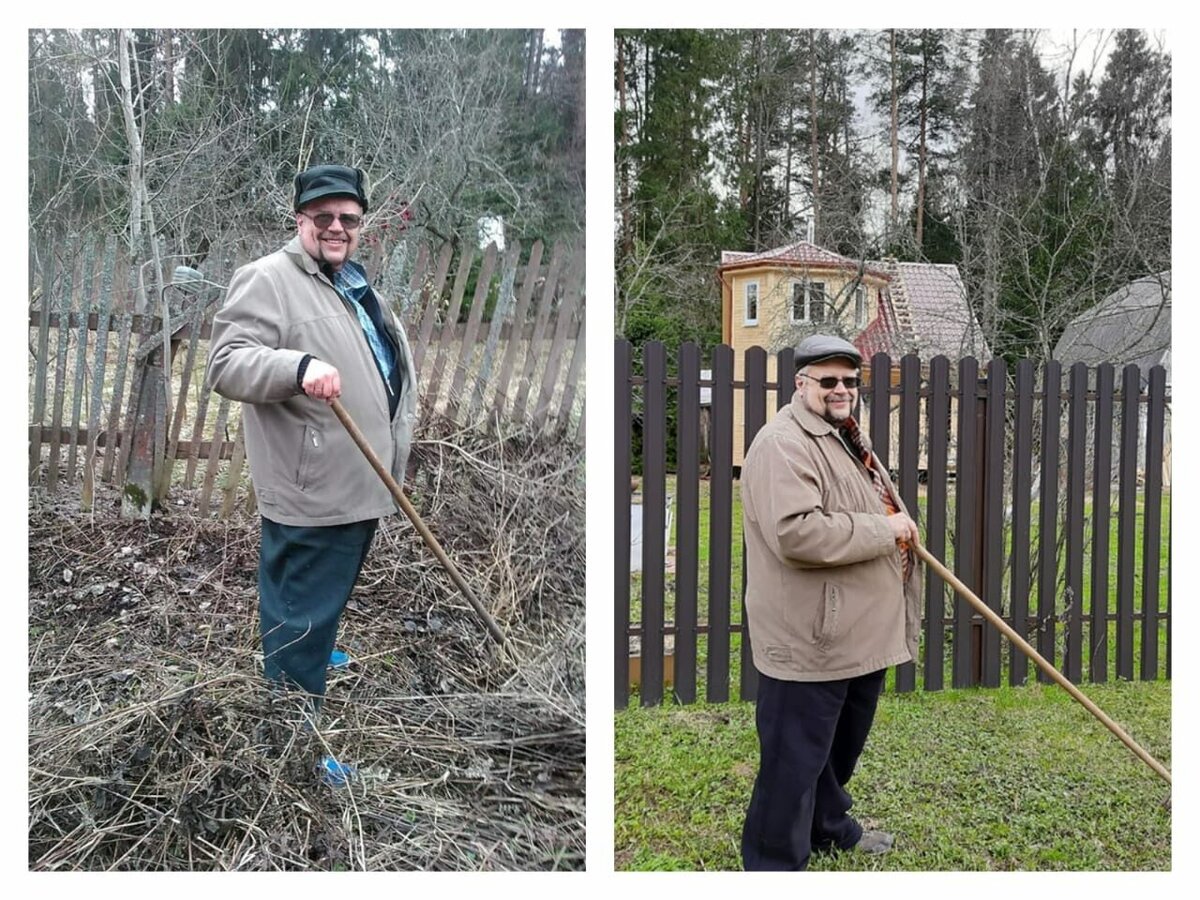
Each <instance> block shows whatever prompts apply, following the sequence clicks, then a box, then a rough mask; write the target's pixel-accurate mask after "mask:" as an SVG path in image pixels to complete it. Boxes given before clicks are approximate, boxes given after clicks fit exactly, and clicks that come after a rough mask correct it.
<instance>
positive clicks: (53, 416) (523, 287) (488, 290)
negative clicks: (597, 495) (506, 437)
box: [29, 236, 585, 515]
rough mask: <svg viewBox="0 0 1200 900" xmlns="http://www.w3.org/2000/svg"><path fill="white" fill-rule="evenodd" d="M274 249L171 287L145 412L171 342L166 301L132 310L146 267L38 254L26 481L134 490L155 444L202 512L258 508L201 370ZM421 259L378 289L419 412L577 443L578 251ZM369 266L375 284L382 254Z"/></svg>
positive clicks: (99, 247) (115, 251) (62, 242)
mask: <svg viewBox="0 0 1200 900" xmlns="http://www.w3.org/2000/svg"><path fill="white" fill-rule="evenodd" d="M280 243H282V241H280ZM269 249H270V248H269V247H265V246H263V245H262V244H261V242H259V243H247V244H245V245H240V246H238V247H237V248H236V249H234V250H231V251H230V252H229V253H228V254H227V255H226V256H224V257H221V258H217V257H215V256H214V257H210V258H209V259H208V260H206V262H205V266H204V271H203V274H204V278H205V280H206V281H208V282H212V284H207V285H205V284H200V285H189V286H186V287H187V289H185V288H184V286H181V285H171V284H168V286H167V287H166V289H165V291H164V293H163V296H165V297H166V299H167V309H168V329H169V331H170V346H171V360H172V364H171V379H170V385H169V387H170V392H169V394H168V395H167V396H169V397H170V409H169V413H170V415H169V416H168V415H167V413H168V410H167V409H166V408H165V407H166V402H165V401H164V400H163V399H162V397H161V395H160V399H159V401H158V406H159V408H158V409H157V411H156V412H157V415H154V416H151V415H150V414H149V413H151V412H155V411H154V410H147V409H146V408H139V397H141V398H142V400H143V407H145V402H144V401H145V397H146V396H148V395H149V392H146V391H144V390H142V381H143V378H144V377H145V374H146V371H147V367H146V363H147V362H148V361H149V359H150V356H151V351H152V350H153V349H154V347H155V346H161V343H162V337H161V335H162V331H163V322H162V317H161V315H160V310H161V306H160V302H159V297H158V295H157V293H156V292H154V291H153V290H151V291H149V299H148V301H147V302H146V304H145V305H146V307H147V312H146V313H143V312H139V311H137V309H138V303H137V299H136V298H137V296H138V289H137V288H138V278H139V272H138V267H137V266H135V265H133V264H131V262H130V259H129V256H128V254H127V253H126V252H125V250H124V248H123V247H122V245H121V242H119V241H118V240H117V239H116V238H114V237H112V236H108V237H95V236H83V237H79V236H74V237H67V238H57V239H53V240H50V239H47V240H43V241H40V242H36V243H31V254H30V255H31V271H30V285H31V297H30V307H29V330H30V360H29V408H30V424H29V477H30V481H31V483H41V484H43V485H44V486H45V487H46V488H47V489H48V490H49V491H51V492H54V491H56V490H58V488H59V487H60V486H62V485H63V484H76V483H79V482H82V484H83V491H84V499H85V503H86V502H89V498H90V496H91V491H92V489H93V488H94V485H95V483H96V482H97V481H99V480H103V481H106V482H111V483H114V484H118V485H119V484H123V483H124V479H125V478H126V475H127V472H128V470H129V466H130V455H131V450H132V449H133V448H135V447H139V448H142V449H143V450H144V449H145V446H147V445H148V444H149V443H152V444H153V445H154V446H155V447H159V448H165V451H164V452H165V458H166V460H167V463H168V466H169V468H170V474H169V479H170V484H171V485H172V486H173V489H180V488H182V489H183V490H184V491H188V492H193V491H196V492H198V493H197V494H196V495H194V497H193V499H194V501H195V503H196V504H197V505H198V507H199V512H200V514H202V515H209V514H210V512H213V511H217V510H219V512H220V514H221V515H229V514H230V512H231V511H232V510H233V509H234V508H236V507H238V506H239V505H245V506H246V507H247V508H252V506H253V497H252V493H251V492H249V491H248V479H246V478H244V477H243V475H244V467H245V450H244V444H243V441H242V433H241V416H240V404H238V403H236V402H234V403H231V402H230V401H229V400H227V399H225V398H223V397H219V396H217V395H215V394H213V393H211V392H209V391H208V390H207V389H205V388H204V386H203V385H204V365H205V361H206V359H207V355H208V340H209V338H210V336H211V328H212V316H213V313H214V312H215V311H216V309H218V308H219V306H220V302H221V300H222V298H223V289H222V288H221V287H220V286H221V285H223V284H227V283H228V281H229V278H230V277H231V276H232V273H233V271H234V270H235V269H236V268H237V267H238V266H239V265H241V264H243V263H245V262H247V261H249V260H251V259H253V258H255V257H257V256H259V255H261V254H262V253H264V252H268V250H269ZM413 256H414V258H413V259H412V261H411V263H410V264H408V265H406V266H405V267H404V272H403V275H402V281H401V282H400V283H399V289H395V284H396V282H397V278H396V277H394V276H395V273H394V272H392V273H390V274H391V275H393V277H392V279H391V281H392V283H393V290H392V291H391V292H389V293H384V292H383V291H381V292H380V293H381V294H382V295H383V296H385V297H387V298H388V299H389V300H390V301H391V302H392V303H393V304H394V309H395V310H396V312H397V313H398V314H399V315H400V317H401V319H402V321H403V322H404V323H405V328H406V330H407V332H408V335H409V340H410V342H411V343H412V345H413V352H414V357H415V362H416V364H417V368H418V373H419V377H418V383H419V386H420V396H421V404H422V408H423V411H424V412H425V413H426V414H429V413H436V414H438V415H441V416H447V417H450V418H451V419H453V420H454V421H455V422H456V423H458V424H459V425H461V426H462V427H464V428H490V429H493V430H499V431H506V430H514V429H529V430H532V431H534V432H538V433H546V432H550V433H554V434H556V435H559V436H561V438H562V439H565V440H570V441H573V442H579V443H582V441H583V439H584V420H585V416H584V394H583V390H582V385H583V381H584V371H585V351H584V347H585V335H584V328H583V321H584V313H585V302H584V300H585V290H584V251H583V248H582V246H580V247H576V248H572V247H569V246H567V245H566V244H559V245H558V246H556V247H554V248H553V250H552V252H550V253H549V254H548V259H547V258H545V256H546V254H544V248H543V245H542V242H541V241H537V242H535V243H534V244H533V245H532V246H531V247H530V248H529V252H528V254H525V253H524V252H523V248H522V247H521V245H520V243H519V242H513V243H512V244H511V245H510V246H509V247H508V248H507V250H505V251H504V252H500V251H498V250H497V248H496V246H495V245H491V246H489V247H488V248H487V249H486V250H484V251H482V252H477V251H473V250H471V249H470V248H469V247H468V249H467V251H466V252H458V251H456V250H455V248H454V246H453V245H452V244H451V243H450V242H446V243H445V244H443V245H442V246H440V247H438V248H436V249H432V250H431V249H430V248H429V247H427V246H420V247H419V248H417V251H416V253H415V254H414V255H413ZM366 262H367V267H368V272H369V273H371V274H375V275H378V274H379V273H378V272H377V271H375V270H376V269H377V268H378V264H379V258H378V252H377V248H376V253H375V255H374V256H368V258H367V260H366ZM452 263H453V267H452ZM164 267H165V268H166V269H167V270H168V272H170V271H171V270H172V267H171V265H165V266H164ZM143 268H144V267H143ZM452 268H453V276H452V277H451V274H450V273H451V271H452ZM142 274H143V275H144V274H145V273H144V272H143V273H142ZM469 285H473V289H472V290H471V293H470V295H469V298H468V300H467V303H469V305H467V303H464V297H467V288H468V286H469ZM147 422H149V423H151V424H150V425H146V424H145V423H147ZM139 423H141V424H139ZM134 455H135V456H136V455H137V454H136V453H134ZM189 496H192V495H190V494H189Z"/></svg>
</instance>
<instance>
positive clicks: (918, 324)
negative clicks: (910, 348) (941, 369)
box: [869, 260, 991, 360]
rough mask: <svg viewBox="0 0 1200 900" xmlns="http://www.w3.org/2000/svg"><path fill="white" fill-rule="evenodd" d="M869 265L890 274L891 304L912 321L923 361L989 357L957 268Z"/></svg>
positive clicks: (914, 342) (901, 263)
mask: <svg viewBox="0 0 1200 900" xmlns="http://www.w3.org/2000/svg"><path fill="white" fill-rule="evenodd" d="M869 265H872V266H879V267H881V268H886V269H887V270H888V271H889V272H890V273H891V274H892V276H893V278H892V286H891V294H892V303H893V304H894V305H895V306H896V307H897V314H898V315H899V317H900V318H901V319H903V318H904V317H905V314H907V318H908V319H909V320H910V321H911V328H912V335H911V341H912V343H913V344H914V345H915V347H914V349H915V350H916V352H917V354H918V355H919V356H920V357H921V358H922V359H926V360H927V359H930V358H932V357H934V356H938V355H943V356H947V357H949V358H950V359H959V358H961V357H963V356H974V357H975V358H976V359H979V360H986V359H988V358H989V357H990V356H991V351H990V350H989V349H988V345H987V342H986V341H985V340H984V339H983V332H982V331H981V329H980V327H979V322H978V320H977V319H976V318H975V314H974V313H973V312H972V311H971V306H970V304H969V303H967V294H966V289H965V288H964V287H963V282H962V276H961V275H959V272H958V267H957V266H954V265H943V264H937V263H911V262H896V261H893V260H889V261H888V262H886V263H885V262H871V263H869Z"/></svg>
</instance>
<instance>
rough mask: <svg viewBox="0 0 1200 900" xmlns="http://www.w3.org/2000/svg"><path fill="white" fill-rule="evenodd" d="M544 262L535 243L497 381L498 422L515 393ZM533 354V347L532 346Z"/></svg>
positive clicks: (495, 407) (494, 408) (495, 409)
mask: <svg viewBox="0 0 1200 900" xmlns="http://www.w3.org/2000/svg"><path fill="white" fill-rule="evenodd" d="M541 262H542V242H541V241H534V243H533V248H532V249H531V250H530V251H529V263H528V265H526V267H525V273H526V274H525V280H524V282H522V284H521V296H520V298H519V299H518V300H517V308H516V310H515V311H514V312H513V316H512V329H511V330H510V331H509V339H508V346H506V347H505V348H504V362H503V363H502V364H501V366H500V377H499V378H498V379H497V380H496V396H495V398H494V399H493V400H492V411H493V413H494V416H495V418H496V419H497V420H499V419H500V418H501V417H502V416H503V415H504V405H505V403H506V402H507V401H508V398H509V397H510V396H512V394H513V393H514V392H513V390H512V377H513V363H514V361H515V360H516V358H517V348H518V347H519V346H520V344H521V339H522V336H523V335H524V332H525V317H526V315H527V314H528V311H529V298H530V297H532V296H533V286H534V284H535V283H536V282H537V279H536V278H535V277H534V275H533V273H534V272H536V271H537V270H538V266H540V265H541ZM582 343H583V342H582V339H580V341H579V344H578V345H576V352H577V353H578V349H579V347H580V346H582ZM530 352H533V345H532V344H531V345H530Z"/></svg>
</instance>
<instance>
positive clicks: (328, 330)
mask: <svg viewBox="0 0 1200 900" xmlns="http://www.w3.org/2000/svg"><path fill="white" fill-rule="evenodd" d="M380 304H381V306H383V314H384V318H385V319H386V320H387V321H388V324H389V325H390V333H391V337H392V338H393V340H394V341H395V344H396V346H397V348H398V349H399V353H398V354H397V357H396V363H397V365H399V366H401V367H402V370H403V387H402V389H401V395H400V404H399V406H398V407H397V409H396V416H395V418H394V419H392V418H391V417H390V416H389V407H388V397H387V388H386V387H385V386H384V383H383V379H382V378H381V377H380V375H379V370H378V368H377V367H376V364H375V358H374V356H373V354H372V352H371V348H370V346H369V345H368V344H367V340H366V337H365V336H364V335H363V331H362V326H360V325H359V322H358V317H357V316H356V315H355V313H354V311H353V310H352V309H351V308H350V306H349V304H348V303H347V302H346V301H345V300H343V299H342V298H341V296H340V295H339V294H338V293H337V291H336V290H334V288H333V285H332V283H330V281H329V279H328V278H326V277H325V275H324V274H323V273H322V272H321V271H320V269H319V268H318V266H317V262H316V260H314V259H313V258H312V257H311V256H309V255H308V254H307V253H306V252H305V251H304V249H303V248H302V247H301V246H300V239H299V238H298V237H297V238H294V239H293V240H292V241H291V243H289V244H288V245H287V246H286V247H284V248H283V249H281V250H278V251H276V252H275V253H272V254H270V255H269V256H264V257H263V258H262V259H259V260H256V261H255V262H252V263H250V264H249V265H246V266H243V267H242V268H240V269H238V270H237V271H236V272H235V273H234V275H233V280H232V281H231V282H230V284H229V290H228V292H227V294H226V299H225V304H224V306H223V307H222V308H221V310H220V311H219V312H218V313H217V314H216V316H215V317H214V319H213V333H212V342H211V344H210V346H209V355H208V385H209V387H210V388H212V389H213V390H214V391H216V392H217V393H219V394H221V395H222V396H224V397H228V398H229V399H231V400H240V401H242V403H243V404H244V405H243V407H242V415H243V420H244V423H245V430H246V454H247V456H248V457H249V459H250V476H251V479H252V480H253V482H254V492H255V496H256V499H257V501H258V508H259V511H260V512H261V513H262V514H263V515H264V516H265V517H266V518H268V519H270V520H271V521H273V522H279V523H281V524H284V525H342V524H345V523H347V522H356V521H360V520H363V519H373V518H378V517H380V516H386V515H390V514H391V513H393V512H395V511H396V503H395V501H394V500H393V499H392V495H391V493H390V492H389V491H388V489H387V487H386V486H385V485H384V484H383V481H382V480H381V479H380V478H379V476H378V475H377V474H376V473H375V471H374V469H372V468H371V465H370V463H368V462H367V460H366V458H365V457H364V456H363V454H362V452H361V451H360V450H359V449H358V447H357V446H356V445H355V444H354V442H353V441H352V440H351V438H350V435H349V434H348V433H347V432H346V430H345V428H343V427H342V424H341V422H339V421H338V419H337V417H336V416H335V415H334V414H333V410H331V409H330V408H329V405H328V404H326V403H324V402H322V401H320V400H313V399H310V398H309V397H308V396H306V395H305V394H304V393H303V392H302V391H301V390H300V387H299V385H298V384H297V382H296V372H297V369H298V367H299V365H300V360H301V359H302V358H303V357H304V355H305V354H308V353H311V354H312V355H313V356H315V357H317V358H318V359H320V360H322V361H324V362H327V363H329V364H330V365H332V366H334V367H336V368H337V370H338V372H339V374H340V375H341V381H342V396H341V398H340V399H341V402H342V405H343V406H344V407H345V408H346V411H347V412H348V413H349V414H350V416H351V418H353V419H354V421H355V423H356V424H357V425H358V427H359V428H360V429H361V430H362V432H363V433H364V434H365V435H366V437H367V440H368V441H369V442H370V444H371V447H372V448H373V449H374V450H375V453H376V454H377V455H378V456H379V458H380V460H382V462H383V464H384V465H385V466H388V467H389V468H390V470H391V473H392V475H393V476H395V478H396V480H397V481H400V482H401V483H403V477H404V468H405V465H406V464H407V462H408V455H409V449H410V447H411V443H412V432H413V428H414V425H415V423H416V418H417V385H416V369H415V367H414V366H413V358H412V351H411V350H410V348H409V345H408V339H407V337H406V336H405V334H404V329H403V328H402V327H401V326H400V323H399V321H397V320H396V318H395V316H393V315H392V313H391V311H390V310H389V309H388V308H387V304H386V302H384V301H383V299H382V298H380Z"/></svg>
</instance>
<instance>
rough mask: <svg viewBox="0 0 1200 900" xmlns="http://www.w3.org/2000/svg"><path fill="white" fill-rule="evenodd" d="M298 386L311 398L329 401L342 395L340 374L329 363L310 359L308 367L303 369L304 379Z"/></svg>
mask: <svg viewBox="0 0 1200 900" xmlns="http://www.w3.org/2000/svg"><path fill="white" fill-rule="evenodd" d="M300 387H301V388H303V389H304V393H306V394H308V396H310V397H312V398H313V399H315V400H324V401H326V402H329V401H330V400H333V399H334V398H336V397H340V396H341V395H342V376H341V375H339V374H338V370H337V369H335V368H334V367H333V366H331V365H329V363H324V362H321V360H319V359H311V360H309V363H308V368H306V369H305V370H304V380H303V381H302V382H300Z"/></svg>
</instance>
